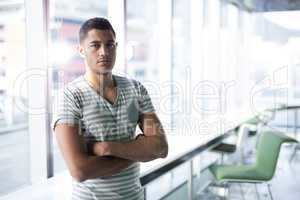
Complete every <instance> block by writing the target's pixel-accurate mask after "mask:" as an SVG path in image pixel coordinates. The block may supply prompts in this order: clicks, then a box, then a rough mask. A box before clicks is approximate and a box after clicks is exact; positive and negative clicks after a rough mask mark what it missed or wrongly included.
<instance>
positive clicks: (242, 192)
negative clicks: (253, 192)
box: [239, 183, 245, 200]
mask: <svg viewBox="0 0 300 200" xmlns="http://www.w3.org/2000/svg"><path fill="white" fill-rule="evenodd" d="M239 186H240V188H241V194H242V197H243V200H245V195H244V191H243V187H242V185H241V184H240V183H239Z"/></svg>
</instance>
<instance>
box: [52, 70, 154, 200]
mask: <svg viewBox="0 0 300 200" xmlns="http://www.w3.org/2000/svg"><path fill="white" fill-rule="evenodd" d="M113 78H114V80H115V83H116V84H117V98H116V100H115V102H114V104H111V103H109V102H108V101H107V100H106V99H104V98H103V97H101V96H100V95H99V94H98V93H97V92H96V91H95V90H94V89H93V88H92V87H91V86H90V85H89V84H88V82H87V81H86V80H85V78H84V77H83V76H80V77H79V78H77V79H75V80H74V81H72V82H70V83H69V84H68V85H67V86H66V87H65V88H64V90H63V92H62V94H61V95H59V97H58V100H57V103H56V106H55V108H54V117H53V128H55V126H56V125H57V124H60V123H67V124H77V125H79V129H80V130H79V134H81V135H83V136H84V138H85V139H86V140H92V141H130V140H133V139H134V138H135V130H136V126H137V123H138V119H139V115H140V114H141V113H147V112H154V107H153V105H152V103H151V99H150V97H149V95H148V93H147V90H146V89H145V87H144V86H143V85H142V84H141V83H139V82H138V81H135V80H131V79H127V78H125V77H121V76H117V75H113ZM139 174H140V167H139V163H135V164H132V165H131V166H129V167H128V168H126V169H124V170H122V171H121V172H119V173H116V174H114V175H112V176H110V177H106V178H96V179H89V180H86V181H83V182H77V181H75V180H73V189H72V199H74V200H75V199H78V200H79V199H80V200H98V199H99V200H102V199H103V200H106V199H107V200H112V199H116V200H117V199H118V200H121V199H122V200H124V199H126V200H127V199H128V200H130V199H144V192H143V189H142V187H141V184H140V180H139Z"/></svg>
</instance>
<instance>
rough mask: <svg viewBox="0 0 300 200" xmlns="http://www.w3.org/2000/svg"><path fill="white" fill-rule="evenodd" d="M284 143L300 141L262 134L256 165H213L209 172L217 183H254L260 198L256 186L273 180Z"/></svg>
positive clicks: (266, 133) (282, 136) (269, 133)
mask: <svg viewBox="0 0 300 200" xmlns="http://www.w3.org/2000/svg"><path fill="white" fill-rule="evenodd" d="M283 143H298V141H297V140H295V139H293V138H290V137H288V136H286V135H284V134H282V133H280V132H272V131H265V132H262V133H261V135H260V137H259V140H258V146H257V152H256V161H255V163H253V164H252V165H218V164H213V165H211V166H210V167H209V170H210V172H211V173H212V174H213V176H214V178H215V180H216V181H217V183H230V182H231V183H254V184H255V189H256V195H257V197H259V194H258V192H257V188H256V184H257V183H265V182H266V183H267V182H268V181H269V180H271V179H272V178H273V176H274V173H275V169H276V165H277V161H278V156H279V152H280V147H281V144H283ZM267 186H268V192H269V194H270V197H271V199H272V200H273V196H272V192H271V188H270V185H269V184H268V183H267ZM241 189H242V188H241ZM228 191H229V190H228ZM243 199H244V197H243Z"/></svg>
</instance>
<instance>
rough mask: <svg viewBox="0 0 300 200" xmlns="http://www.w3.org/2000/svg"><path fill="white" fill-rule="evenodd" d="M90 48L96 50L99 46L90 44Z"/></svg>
mask: <svg viewBox="0 0 300 200" xmlns="http://www.w3.org/2000/svg"><path fill="white" fill-rule="evenodd" d="M90 47H91V48H94V49H98V48H99V47H100V44H91V45H90Z"/></svg>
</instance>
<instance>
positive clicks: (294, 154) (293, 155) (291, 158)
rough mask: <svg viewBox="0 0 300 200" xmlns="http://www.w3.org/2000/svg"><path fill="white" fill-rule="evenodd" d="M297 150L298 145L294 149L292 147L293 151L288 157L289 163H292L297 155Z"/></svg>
mask: <svg viewBox="0 0 300 200" xmlns="http://www.w3.org/2000/svg"><path fill="white" fill-rule="evenodd" d="M298 149H299V144H297V145H296V146H295V147H294V151H293V153H292V155H291V157H290V162H292V161H293V159H294V157H295V156H296V153H297V150H298Z"/></svg>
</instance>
